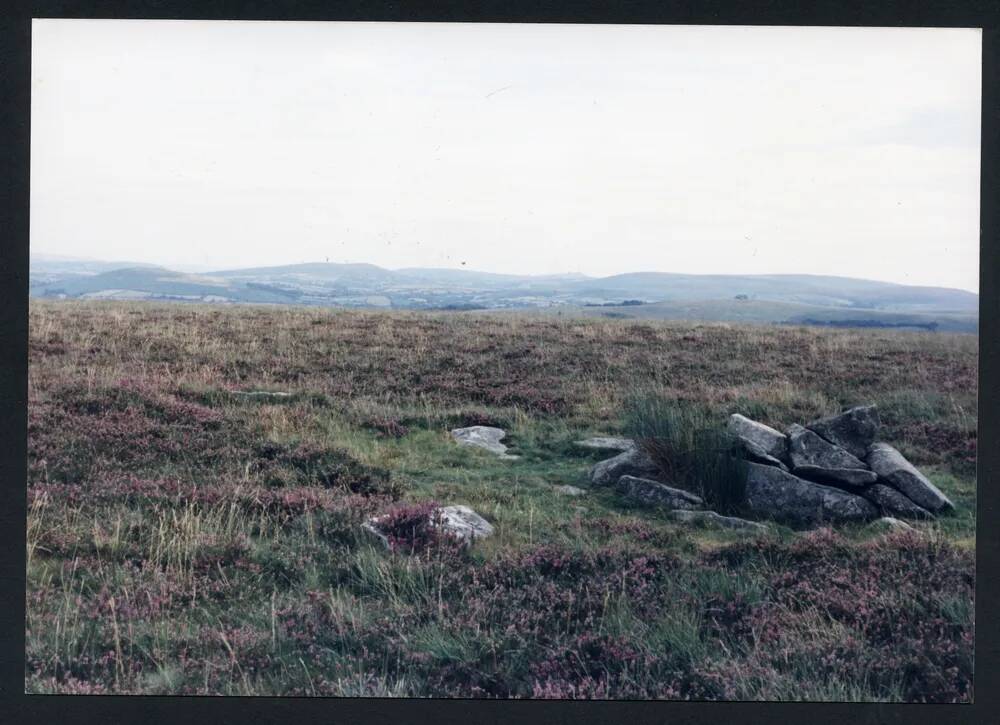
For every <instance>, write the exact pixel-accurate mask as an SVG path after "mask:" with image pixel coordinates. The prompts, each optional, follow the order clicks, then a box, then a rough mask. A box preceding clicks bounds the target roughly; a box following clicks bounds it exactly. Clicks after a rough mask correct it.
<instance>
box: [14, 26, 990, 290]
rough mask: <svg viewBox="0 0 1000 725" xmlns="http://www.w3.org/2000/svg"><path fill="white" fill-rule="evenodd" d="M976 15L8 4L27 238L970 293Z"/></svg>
mask: <svg viewBox="0 0 1000 725" xmlns="http://www.w3.org/2000/svg"><path fill="white" fill-rule="evenodd" d="M980 57H981V34H980V31H979V30H976V29H905V28H788V27H784V28H769V27H740V26H627V25H621V26H608V25H604V26H602V25H512V24H487V25H475V24H438V23H430V24H427V23H413V24H411V23H384V24H383V23H334V22H302V23H299V22H244V21H157V20H35V21H34V23H33V29H32V118H31V123H32V139H31V162H32V165H31V250H32V253H33V254H49V255H67V256H78V257H87V258H94V259H104V260H128V261H137V262H151V263H157V264H163V265H165V266H168V267H169V266H175V267H176V266H184V267H187V268H203V269H206V270H207V269H225V268H235V267H248V266H257V265H271V264H293V263H299V262H324V261H329V262H368V263H372V264H377V265H379V266H382V267H387V268H391V269H397V268H402V267H414V266H420V267H449V268H465V269H475V270H482V271H490V272H505V273H519V274H560V273H583V274H588V275H593V276H605V275H610V274H618V273H623V272H632V271H660V272H683V273H717V274H758V273H760V274H773V273H803V274H828V275H843V276H850V277H863V278H867V279H877V280H885V281H890V282H899V283H903V284H922V285H935V286H944V287H957V288H962V289H966V290H971V291H978V279H979V194H980V189H979V156H980V154H979V139H980V91H981V75H980Z"/></svg>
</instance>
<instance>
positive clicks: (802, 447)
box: [787, 423, 875, 483]
mask: <svg viewBox="0 0 1000 725" xmlns="http://www.w3.org/2000/svg"><path fill="white" fill-rule="evenodd" d="M787 435H788V462H789V463H791V465H792V470H793V471H795V472H796V473H798V472H799V469H800V468H808V469H809V470H815V469H820V470H822V471H830V475H831V477H835V476H836V474H835V472H836V471H841V470H848V471H867V472H868V473H869V474H871V471H869V470H868V466H867V465H866V464H865V462H864V461H862V460H861V459H860V458H857V457H856V456H853V455H851V454H850V453H848V452H847V451H845V450H844V449H843V448H841V447H840V446H835V445H833V444H832V443H830V442H829V441H826V440H824V439H822V438H820V437H819V436H818V435H816V434H815V433H813V432H812V431H811V430H809V429H807V428H803V427H802V426H801V425H798V424H797V423H792V425H790V426H788V431H787ZM874 481H875V476H874V474H872V475H871V480H870V481H868V483H874Z"/></svg>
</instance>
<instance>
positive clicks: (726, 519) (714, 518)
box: [670, 510, 771, 533]
mask: <svg viewBox="0 0 1000 725" xmlns="http://www.w3.org/2000/svg"><path fill="white" fill-rule="evenodd" d="M670 516H671V518H674V519H676V520H677V521H682V522H684V523H687V524H699V523H702V524H714V525H715V526H720V527H722V528H725V529H736V530H738V531H755V532H757V533H765V532H767V531H770V530H771V529H770V527H769V526H767V524H761V523H758V522H757V521H747V520H746V519H740V518H737V517H735V516H722V515H721V514H718V513H716V512H715V511H680V510H679V511H671V512H670Z"/></svg>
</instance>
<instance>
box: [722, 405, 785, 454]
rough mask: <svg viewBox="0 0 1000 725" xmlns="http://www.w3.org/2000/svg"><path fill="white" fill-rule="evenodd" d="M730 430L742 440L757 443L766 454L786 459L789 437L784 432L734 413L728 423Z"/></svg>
mask: <svg viewBox="0 0 1000 725" xmlns="http://www.w3.org/2000/svg"><path fill="white" fill-rule="evenodd" d="M727 428H728V429H729V432H730V433H732V434H733V435H734V436H736V437H737V438H739V439H740V440H742V441H748V442H750V443H753V444H756V446H757V447H759V448H761V449H763V451H764V454H765V455H767V456H770V457H772V458H777V459H778V460H784V459H785V457H786V454H787V452H788V439H787V438H786V437H785V434H784V433H780V432H778V431H776V430H775V429H774V428H771V427H770V426H766V425H764V424H763V423H758V422H757V421H754V420H750V419H749V418H747V417H745V416H742V415H740V414H739V413H733V414H732V415H731V416H729V422H728V424H727Z"/></svg>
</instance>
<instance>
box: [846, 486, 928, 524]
mask: <svg viewBox="0 0 1000 725" xmlns="http://www.w3.org/2000/svg"><path fill="white" fill-rule="evenodd" d="M861 495H862V496H864V497H865V498H866V499H868V500H869V501H871V502H872V503H873V504H875V505H876V506H878V507H879V508H880V509H881V510H882V513H884V514H889V515H891V516H899V517H900V518H904V519H932V518H934V516H933V515H932V514H931V513H930V512H929V511H927V509H924V508H921V507H920V506H917V504H915V503H913V501H911V500H910V499H908V498H907V497H906V496H904V495H903V494H901V493H900V492H899V491H897V490H896V489H894V488H891V487H890V486H886V485H885V484H882V483H876V484H875V485H874V486H869V487H868V488H866V489H865V490H864V491H862V492H861Z"/></svg>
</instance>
